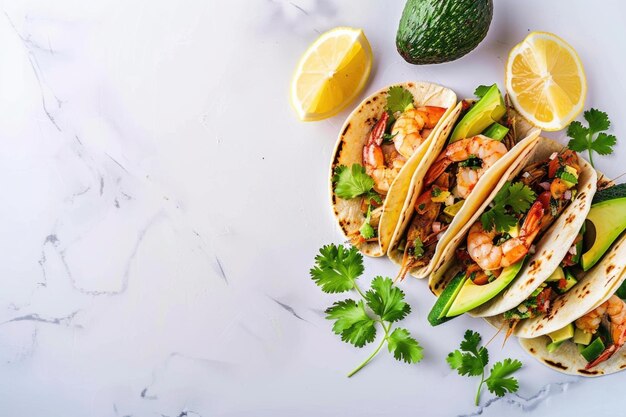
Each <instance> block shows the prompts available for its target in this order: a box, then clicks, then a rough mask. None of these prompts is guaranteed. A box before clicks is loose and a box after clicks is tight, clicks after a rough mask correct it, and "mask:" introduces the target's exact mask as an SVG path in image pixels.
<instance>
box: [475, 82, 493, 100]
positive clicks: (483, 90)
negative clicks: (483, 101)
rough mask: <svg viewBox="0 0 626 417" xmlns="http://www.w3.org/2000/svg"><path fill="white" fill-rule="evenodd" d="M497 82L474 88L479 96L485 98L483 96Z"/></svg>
mask: <svg viewBox="0 0 626 417" xmlns="http://www.w3.org/2000/svg"><path fill="white" fill-rule="evenodd" d="M494 85H495V84H492V85H479V86H478V87H476V90H474V95H475V96H476V97H478V98H483V96H484V95H485V94H487V91H489V89H490V88H491V87H493V86H494Z"/></svg>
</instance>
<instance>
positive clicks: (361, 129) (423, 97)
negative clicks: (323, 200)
mask: <svg viewBox="0 0 626 417" xmlns="http://www.w3.org/2000/svg"><path fill="white" fill-rule="evenodd" d="M394 85H398V86H401V87H404V88H406V89H407V90H409V91H410V92H411V93H412V94H413V98H414V103H415V106H416V107H420V106H439V107H445V108H447V110H446V113H445V114H444V115H443V117H442V118H441V120H440V121H439V123H438V124H437V126H436V127H435V128H434V129H433V130H432V131H431V133H430V135H429V137H428V138H427V139H426V140H425V141H424V143H422V145H421V146H420V147H419V148H418V149H417V150H416V151H415V153H414V154H413V156H411V158H409V159H408V160H407V162H406V163H405V165H404V166H403V167H402V169H401V170H400V173H399V174H398V176H397V177H396V179H395V180H394V182H393V184H392V185H391V187H390V190H389V192H388V193H387V196H386V198H385V200H384V202H383V212H382V215H381V218H380V222H379V226H378V237H379V238H378V241H377V242H366V243H364V244H362V245H360V246H359V247H358V249H359V250H360V251H361V252H362V253H363V254H365V255H368V256H383V255H384V254H385V253H386V252H387V248H388V247H389V242H390V241H391V237H392V236H393V233H394V231H395V229H396V226H397V224H398V220H399V218H400V216H401V214H402V207H403V203H404V201H405V200H406V197H407V194H408V192H409V188H410V184H411V180H412V179H413V174H414V172H415V170H416V168H417V167H418V165H419V164H420V162H421V160H422V158H424V155H426V153H427V150H428V148H429V146H430V143H431V142H432V140H433V138H435V137H437V135H438V134H439V132H440V131H441V126H442V125H443V124H444V123H445V122H446V120H448V114H450V113H451V112H452V110H453V109H454V106H455V104H456V94H454V92H453V91H452V90H450V89H449V88H446V87H442V86H440V85H437V84H432V83H427V82H406V83H398V84H394ZM389 87H392V86H387V87H385V88H383V89H381V90H379V91H377V92H376V93H374V94H372V95H371V96H369V97H368V98H366V99H365V100H363V101H362V102H361V104H359V106H358V107H357V108H356V109H354V111H353V112H352V113H351V114H350V116H348V118H347V120H346V122H345V123H344V125H343V127H342V128H341V131H340V132H341V133H340V135H339V138H338V140H337V144H336V145H335V150H334V152H333V158H332V162H331V165H330V179H329V184H330V196H331V204H332V207H333V211H334V213H335V217H336V218H337V222H338V223H339V227H340V228H341V231H342V232H343V234H344V235H345V236H346V237H347V238H350V236H353V235H354V234H355V233H358V231H359V228H360V227H361V225H362V224H363V221H364V220H365V216H364V215H363V213H362V212H361V208H360V206H361V200H362V199H361V198H354V199H350V200H344V199H341V198H339V197H337V196H336V195H335V193H334V191H333V184H332V176H333V173H334V171H335V168H336V167H337V166H339V165H345V166H348V167H350V166H352V165H353V164H361V165H362V164H363V160H362V155H363V146H364V145H365V141H366V139H367V136H368V134H369V132H370V130H371V129H372V127H373V126H374V124H375V123H376V121H377V120H378V119H379V118H380V115H381V114H382V113H383V111H384V107H385V103H386V95H387V91H388V90H389Z"/></svg>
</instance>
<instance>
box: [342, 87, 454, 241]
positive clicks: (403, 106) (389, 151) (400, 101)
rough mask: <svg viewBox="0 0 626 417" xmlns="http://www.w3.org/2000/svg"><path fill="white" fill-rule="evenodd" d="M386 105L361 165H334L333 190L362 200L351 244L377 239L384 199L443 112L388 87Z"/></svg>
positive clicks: (368, 136)
mask: <svg viewBox="0 0 626 417" xmlns="http://www.w3.org/2000/svg"><path fill="white" fill-rule="evenodd" d="M386 99H387V102H386V104H385V108H384V110H383V112H382V114H381V115H380V116H379V118H378V119H377V120H376V122H375V124H374V126H373V127H372V129H371V131H370V132H369V133H368V135H367V139H366V140H365V144H364V146H363V151H362V165H361V164H353V165H352V166H351V167H346V166H344V165H340V166H337V167H336V168H335V172H334V176H333V178H332V182H333V187H334V192H335V194H336V195H337V196H338V197H340V198H343V199H348V200H349V199H355V198H358V199H360V200H361V203H360V205H359V207H360V211H361V213H362V215H363V218H364V220H363V223H362V225H361V227H360V228H359V229H358V230H357V231H355V232H354V233H353V234H352V236H349V237H350V240H351V241H352V244H353V245H356V246H358V245H360V244H362V243H364V242H369V241H376V240H377V239H378V224H379V221H380V217H381V214H382V206H383V200H384V199H385V196H386V195H387V192H388V191H389V189H390V187H391V184H392V183H393V181H394V180H395V179H396V177H397V176H398V174H399V173H400V170H401V169H402V167H403V166H404V165H405V163H406V161H407V160H408V159H409V158H410V157H411V156H412V155H413V154H414V153H415V151H416V150H417V149H418V148H419V147H420V146H421V145H422V144H423V143H424V142H425V141H426V139H427V138H428V137H429V135H430V134H431V132H432V130H433V129H434V128H435V126H436V125H437V123H439V121H440V120H441V118H442V117H443V115H444V114H445V112H446V110H447V109H446V108H444V107H437V106H421V107H415V102H414V98H413V95H412V94H411V92H410V91H409V90H407V89H405V88H403V87H401V86H393V87H390V88H389V90H388V92H387V96H386Z"/></svg>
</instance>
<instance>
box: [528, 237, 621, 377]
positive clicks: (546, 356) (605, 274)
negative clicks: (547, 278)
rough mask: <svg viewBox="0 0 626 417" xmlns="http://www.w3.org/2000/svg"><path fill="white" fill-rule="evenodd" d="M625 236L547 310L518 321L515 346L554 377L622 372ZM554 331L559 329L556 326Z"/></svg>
mask: <svg viewBox="0 0 626 417" xmlns="http://www.w3.org/2000/svg"><path fill="white" fill-rule="evenodd" d="M625 259H626V236H623V237H621V238H620V239H619V240H618V241H617V242H616V243H615V244H614V245H613V247H612V248H611V250H610V251H609V252H608V253H607V254H606V256H605V257H604V258H603V259H602V261H600V262H599V263H598V264H597V266H595V267H594V268H593V269H592V270H591V271H590V272H589V273H588V274H586V275H585V277H584V278H583V279H582V280H581V281H580V282H579V283H578V284H577V285H576V286H575V287H574V288H573V289H572V290H571V291H569V292H567V293H566V294H564V295H563V296H561V297H559V298H557V299H556V300H555V302H554V303H553V306H552V310H551V311H550V312H549V313H548V314H546V315H544V316H542V317H536V318H533V319H528V320H526V321H524V322H523V323H522V324H521V325H520V326H519V327H520V329H519V330H518V331H519V333H520V334H522V335H526V334H535V335H538V334H542V335H541V336H536V337H533V338H522V337H520V339H519V342H520V345H522V347H523V348H524V349H525V350H526V351H527V352H528V353H530V354H531V355H533V356H535V358H536V359H538V360H539V361H540V362H542V363H544V364H546V365H548V366H549V367H551V368H553V369H556V370H557V371H559V372H563V373H567V374H573V375H583V376H601V375H606V374H611V373H614V372H618V371H621V370H623V369H624V368H626V349H623V346H624V342H625V341H626V302H624V299H626V286H625V285H624V280H625V279H626V260H625ZM559 326H560V327H559Z"/></svg>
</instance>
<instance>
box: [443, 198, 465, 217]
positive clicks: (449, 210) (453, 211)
mask: <svg viewBox="0 0 626 417" xmlns="http://www.w3.org/2000/svg"><path fill="white" fill-rule="evenodd" d="M463 204H465V200H459V201H457V202H456V203H454V204H452V205H451V206H446V208H444V209H443V212H444V213H445V214H447V215H448V216H450V217H454V216H456V215H457V213H458V212H459V211H461V207H463Z"/></svg>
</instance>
